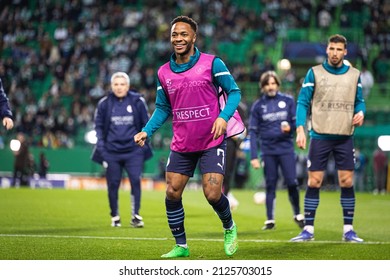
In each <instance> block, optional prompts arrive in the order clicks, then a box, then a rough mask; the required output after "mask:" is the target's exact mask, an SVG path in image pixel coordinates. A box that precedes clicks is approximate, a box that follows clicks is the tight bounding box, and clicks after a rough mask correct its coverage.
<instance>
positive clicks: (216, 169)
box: [166, 140, 226, 177]
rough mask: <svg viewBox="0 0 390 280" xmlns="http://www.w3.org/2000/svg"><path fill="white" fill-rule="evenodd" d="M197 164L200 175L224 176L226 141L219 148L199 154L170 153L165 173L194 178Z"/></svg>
mask: <svg viewBox="0 0 390 280" xmlns="http://www.w3.org/2000/svg"><path fill="white" fill-rule="evenodd" d="M198 162H199V169H200V173H201V174H202V175H203V174H206V173H220V174H222V175H225V164H226V140H224V141H223V142H222V143H221V144H220V145H219V146H217V147H214V148H211V149H208V150H205V151H200V152H193V153H179V152H175V151H171V152H170V154H169V158H168V162H167V168H166V171H167V172H174V173H180V174H183V175H187V176H189V177H192V176H194V171H195V169H196V165H197V163H198Z"/></svg>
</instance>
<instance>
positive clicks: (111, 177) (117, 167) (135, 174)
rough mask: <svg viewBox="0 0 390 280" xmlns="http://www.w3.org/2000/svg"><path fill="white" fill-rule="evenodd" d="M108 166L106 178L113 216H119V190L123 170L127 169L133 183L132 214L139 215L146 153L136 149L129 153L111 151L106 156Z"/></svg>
mask: <svg viewBox="0 0 390 280" xmlns="http://www.w3.org/2000/svg"><path fill="white" fill-rule="evenodd" d="M105 160H106V162H107V164H108V167H107V169H106V179H107V186H108V199H109V203H110V210H111V212H110V214H111V217H115V216H119V208H118V190H119V186H120V183H121V180H122V171H123V169H124V170H126V172H127V175H128V177H129V180H130V185H131V206H132V207H131V214H132V215H134V214H136V215H139V209H140V207H141V175H142V170H143V165H144V153H143V151H142V150H141V149H138V148H137V149H135V150H134V151H131V152H129V153H112V152H109V153H107V155H106V158H105Z"/></svg>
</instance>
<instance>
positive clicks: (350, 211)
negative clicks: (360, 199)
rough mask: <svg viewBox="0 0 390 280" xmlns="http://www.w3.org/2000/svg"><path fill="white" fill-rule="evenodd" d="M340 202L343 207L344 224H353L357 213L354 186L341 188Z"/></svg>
mask: <svg viewBox="0 0 390 280" xmlns="http://www.w3.org/2000/svg"><path fill="white" fill-rule="evenodd" d="M340 203H341V207H342V208H343V217H344V225H352V224H353V216H354V214H355V191H354V189H353V187H351V188H341V195H340Z"/></svg>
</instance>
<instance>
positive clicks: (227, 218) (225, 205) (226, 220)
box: [209, 194, 233, 229]
mask: <svg viewBox="0 0 390 280" xmlns="http://www.w3.org/2000/svg"><path fill="white" fill-rule="evenodd" d="M209 204H210V205H211V206H212V207H213V209H214V211H215V212H216V213H217V215H218V217H219V218H220V219H221V221H222V225H223V228H224V229H229V228H231V227H232V226H233V219H232V213H231V211H230V206H229V200H228V199H227V198H226V196H225V195H224V194H222V195H221V198H220V199H219V200H218V202H217V203H210V202H209Z"/></svg>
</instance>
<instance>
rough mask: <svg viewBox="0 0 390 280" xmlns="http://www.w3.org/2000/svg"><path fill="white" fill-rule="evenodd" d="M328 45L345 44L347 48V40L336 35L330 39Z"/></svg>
mask: <svg viewBox="0 0 390 280" xmlns="http://www.w3.org/2000/svg"><path fill="white" fill-rule="evenodd" d="M328 43H343V44H344V47H347V38H345V37H344V36H343V35H340V34H335V35H332V36H330V37H329V39H328Z"/></svg>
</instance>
